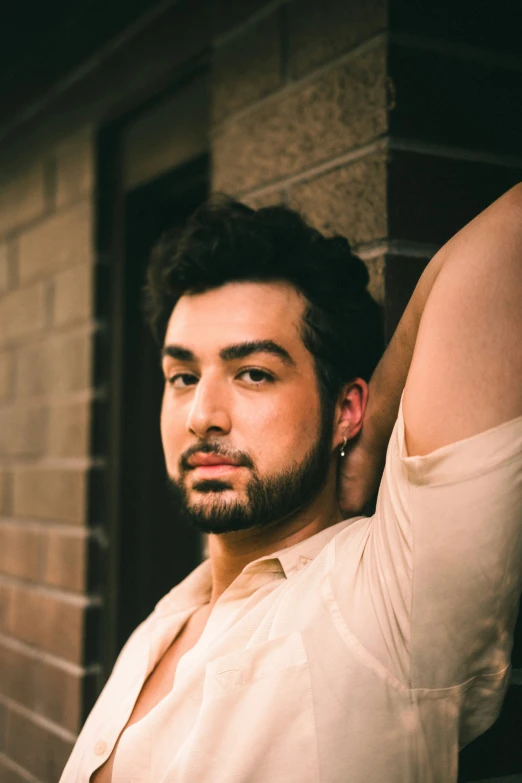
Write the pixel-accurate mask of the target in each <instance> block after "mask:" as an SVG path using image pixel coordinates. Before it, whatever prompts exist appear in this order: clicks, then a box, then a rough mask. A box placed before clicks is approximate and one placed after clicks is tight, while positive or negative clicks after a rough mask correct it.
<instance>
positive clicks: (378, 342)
mask: <svg viewBox="0 0 522 783" xmlns="http://www.w3.org/2000/svg"><path fill="white" fill-rule="evenodd" d="M241 280H244V281H250V282H263V281H285V282H288V283H291V284H292V285H293V286H294V287H295V288H296V289H297V290H298V291H299V292H300V293H301V294H303V295H304V296H305V297H306V299H307V300H308V303H309V306H308V308H307V310H306V312H305V315H304V318H303V328H302V339H303V343H304V345H305V346H306V348H307V349H308V350H309V352H310V353H311V354H312V356H313V358H314V362H315V368H316V373H317V377H318V382H319V384H318V385H319V391H320V393H321V398H322V400H323V402H328V403H329V406H328V407H330V406H331V405H334V404H335V401H336V399H337V396H338V394H339V392H340V390H341V388H342V386H343V385H344V384H345V383H348V382H349V381H351V380H353V379H354V378H356V377H361V378H363V379H364V380H366V381H369V380H370V376H371V375H372V373H373V370H374V369H375V367H376V365H377V362H378V361H379V359H380V356H381V354H382V351H383V348H384V340H383V325H382V316H381V310H380V308H379V306H378V305H377V303H376V302H375V300H374V299H373V298H372V297H371V295H370V294H369V292H368V290H367V285H368V281H369V275H368V271H367V269H366V266H365V265H364V263H363V261H361V259H360V258H358V257H357V256H356V255H354V254H353V252H352V250H351V248H350V244H349V242H348V241H347V240H346V239H344V238H343V237H340V236H336V237H333V238H331V239H327V238H326V237H324V236H323V235H322V234H321V233H320V232H319V231H316V230H315V229H314V228H312V227H311V226H309V225H307V223H306V222H305V221H304V220H303V218H302V217H301V216H300V215H299V214H298V213H297V212H295V211H293V210H291V209H289V208H288V207H284V206H276V207H265V208H262V209H258V210H254V209H250V208H249V207H247V206H246V205H244V204H241V203H239V202H238V201H235V200H234V199H232V198H230V197H228V196H224V195H222V194H217V195H214V196H213V197H212V198H211V199H210V200H209V201H208V202H206V203H205V204H203V205H202V206H201V207H199V209H197V210H196V212H195V213H194V214H193V215H192V217H191V218H190V219H189V220H188V222H187V224H186V226H185V227H184V229H183V230H181V231H179V230H177V231H167V232H166V233H165V234H164V235H163V237H162V238H161V239H160V241H159V242H158V244H157V245H156V246H155V247H154V249H153V251H152V256H151V263H150V265H149V269H148V274H147V285H146V287H145V308H146V313H147V316H148V320H149V323H150V326H151V327H152V330H153V333H154V335H155V337H156V339H157V340H158V342H159V343H160V344H162V343H163V341H164V339H165V334H166V330H167V325H168V322H169V319H170V316H171V314H172V310H173V309H174V307H175V305H176V303H177V302H178V300H179V299H180V297H181V296H183V294H186V293H200V292H203V291H207V290H209V289H212V288H218V287H219V286H221V285H224V284H225V283H229V282H237V281H241Z"/></svg>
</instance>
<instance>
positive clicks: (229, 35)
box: [212, 0, 290, 49]
mask: <svg viewBox="0 0 522 783" xmlns="http://www.w3.org/2000/svg"><path fill="white" fill-rule="evenodd" d="M289 2H290V0H272V2H271V3H267V5H265V6H263V8H260V9H259V10H258V11H254V12H253V13H252V14H251V15H250V16H249V17H247V19H244V20H243V21H242V22H239V23H238V24H236V25H235V26H234V27H232V28H231V29H230V30H227V32H226V33H223V34H222V35H217V36H216V37H215V38H214V39H213V40H212V48H213V49H221V47H222V46H224V45H226V44H227V43H229V41H233V40H234V38H239V37H240V36H241V35H242V34H243V33H245V32H247V31H248V30H249V29H250V28H251V27H255V26H256V24H258V23H259V22H261V21H263V19H265V18H266V17H267V16H270V14H273V13H274V12H275V11H277V10H278V8H282V7H283V6H284V5H287V4H288V3H289Z"/></svg>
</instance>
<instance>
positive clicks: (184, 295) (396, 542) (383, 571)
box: [62, 186, 522, 783]
mask: <svg viewBox="0 0 522 783" xmlns="http://www.w3.org/2000/svg"><path fill="white" fill-rule="evenodd" d="M521 251H522V188H521V186H517V187H515V188H513V189H512V190H511V191H509V192H508V193H507V194H506V195H504V196H503V197H502V198H500V199H499V200H498V201H497V202H495V203H494V204H493V205H492V206H491V207H489V208H488V209H487V210H486V211H485V212H483V213H482V214H481V215H479V216H478V217H477V218H476V219H475V220H474V221H472V222H471V223H470V224H469V225H468V226H466V227H465V228H464V229H463V230H462V231H460V232H459V233H458V234H457V235H456V236H455V237H454V238H453V239H452V240H451V241H450V242H448V243H447V245H445V246H444V247H443V248H442V250H441V251H440V252H439V253H437V255H436V256H435V257H434V258H433V260H432V261H431V262H430V264H429V265H428V266H427V268H426V270H425V272H424V273H423V275H422V277H421V279H420V281H419V283H418V285H417V287H416V289H415V292H414V294H413V296H412V298H411V300H410V302H409V304H408V306H407V308H406V310H405V312H404V315H403V317H402V319H401V322H400V324H399V326H398V327H397V330H396V332H395V334H394V336H393V339H392V340H391V342H390V344H389V345H388V347H387V349H386V351H385V353H384V355H383V357H382V359H381V360H380V361H379V364H378V366H377V368H376V369H375V372H373V374H371V372H372V369H373V366H374V364H375V360H374V355H372V351H373V352H374V354H375V350H376V346H377V345H378V319H377V318H376V311H375V303H373V302H372V300H371V299H370V297H369V295H368V293H367V291H366V290H365V289H366V285H367V282H368V275H367V273H366V271H365V269H364V265H363V264H362V262H360V261H359V260H358V259H357V258H355V257H354V256H353V255H352V254H351V252H350V249H349V245H348V243H347V242H346V241H345V240H342V239H340V238H336V239H325V238H324V237H322V236H321V235H320V234H318V232H315V231H313V230H312V229H310V228H308V227H307V226H306V225H305V224H304V223H303V222H302V221H301V219H300V218H299V217H298V216H297V215H296V214H295V213H292V212H291V211H289V210H286V209H284V208H269V209H262V210H259V211H257V212H256V211H253V210H250V209H248V208H247V207H244V206H242V205H240V204H238V203H236V202H233V201H231V200H230V201H227V200H223V199H221V200H219V199H218V200H215V201H213V202H211V203H210V204H209V205H206V206H205V207H203V208H202V209H201V210H200V211H199V212H198V213H197V214H196V215H195V216H194V217H193V218H192V219H191V221H190V222H189V224H188V226H187V228H186V230H185V232H184V233H183V235H182V236H181V238H180V239H179V240H178V241H177V242H176V243H175V244H174V243H169V241H168V240H166V241H165V242H164V243H163V244H162V245H161V246H160V247H159V249H158V250H157V252H156V258H155V264H154V267H153V272H152V274H151V279H150V284H149V300H150V308H151V314H152V322H153V326H154V328H155V330H156V333H157V335H158V336H159V338H160V340H161V343H162V355H163V371H164V375H165V394H164V399H163V407H162V414H161V431H162V438H163V445H164V451H165V460H166V467H167V472H168V475H169V480H170V483H171V485H172V490H173V493H174V495H175V497H176V499H177V501H178V506H179V507H180V508H181V509H182V511H183V514H184V516H185V517H187V518H188V519H189V521H191V522H192V523H193V524H195V525H197V526H198V527H199V529H201V530H203V531H206V532H207V533H209V552H210V557H209V559H208V560H206V561H205V562H204V563H203V564H202V565H200V566H199V567H198V568H197V569H196V570H195V571H194V572H193V573H192V574H191V575H190V576H189V577H188V578H187V579H186V580H185V581H184V582H183V583H182V584H180V585H178V586H176V587H175V588H174V589H173V590H172V591H171V592H170V593H169V594H168V595H167V596H165V597H164V598H163V599H162V600H161V601H160V602H159V604H158V605H157V607H156V609H155V610H154V612H153V613H152V614H151V616H150V617H149V618H148V619H147V620H146V621H145V622H144V623H142V624H141V625H140V626H139V627H138V628H137V629H136V631H135V632H134V633H133V634H132V636H131V638H130V639H129V641H128V642H127V644H126V645H125V647H124V649H123V651H122V652H121V654H120V657H119V659H118V661H117V663H116V666H115V668H114V671H113V673H112V675H111V677H110V679H109V681H108V683H107V685H106V687H105V689H104V691H103V693H102V695H101V696H100V698H99V700H98V702H97V704H96V706H95V707H94V709H93V711H92V713H91V715H90V716H89V718H88V720H87V722H86V724H85V726H84V728H83V731H82V733H81V735H80V737H79V739H78V742H77V744H76V746H75V748H74V750H73V753H72V755H71V758H70V760H69V762H68V764H67V766H66V768H65V771H64V773H63V776H62V781H63V783H72V781H79V782H80V781H81V783H87V781H89V780H90V781H94V782H95V783H105V781H112V782H113V783H117V782H118V783H123V781H125V783H128V782H129V781H136V782H138V781H139V782H140V783H145V782H147V783H149V782H150V783H167V782H169V783H174V782H176V783H207V782H208V783H272V782H274V783H276V782H277V783H290V782H291V783H295V782H297V781H299V783H308V782H309V783H318V782H319V781H322V782H323V783H370V782H371V783H408V782H411V783H418V782H422V783H430V782H433V783H450V781H455V780H456V777H457V754H458V748H459V746H462V745H464V744H466V743H468V742H469V741H470V740H472V739H473V738H474V737H476V736H477V735H478V734H480V733H481V732H482V731H484V730H485V729H486V728H488V727H489V726H490V725H491V723H492V722H493V721H494V719H495V717H496V715H497V714H498V711H499V709H500V706H501V702H502V698H503V695H504V692H505V688H506V684H507V681H508V674H509V656H510V651H511V645H512V632H513V627H514V622H515V617H516V612H517V602H518V598H519V595H520V589H521V573H522V568H521V565H522V492H521V488H522V395H521V392H520V389H521V381H522V352H521V351H520V344H521V342H522V310H521V308H520V304H519V303H520V299H521V294H522V274H521V271H522V269H521V265H522V252H521ZM136 371H137V372H139V368H136ZM370 374H371V379H370ZM368 380H369V383H368ZM384 462H385V468H384V473H382V469H383V465H384ZM381 476H382V480H381V481H380V487H379V493H378V496H377V505H376V510H375V514H373V515H372V516H360V515H358V516H354V514H356V513H357V512H360V511H361V509H362V508H363V507H364V505H365V503H367V501H368V500H369V499H371V498H372V496H373V495H374V493H375V490H376V488H377V485H378V484H379V480H380V479H381ZM341 508H342V509H343V512H344V513H342V512H341ZM151 567H153V564H151Z"/></svg>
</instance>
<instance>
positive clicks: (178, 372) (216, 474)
mask: <svg viewBox="0 0 522 783" xmlns="http://www.w3.org/2000/svg"><path fill="white" fill-rule="evenodd" d="M305 306H306V302H305V300H304V299H303V297H301V296H300V295H299V294H298V292H297V291H296V290H295V289H294V288H293V287H292V286H291V285H289V284H287V283H282V282H281V283H279V282H274V283H244V282H241V283H229V284H227V285H224V286H222V287H221V288H217V289H213V290H210V291H207V292H205V293H202V294H194V295H186V296H183V297H182V298H181V299H180V300H179V302H178V304H177V305H176V307H175V308H174V310H173V312H172V315H171V318H170V321H169V324H168V328H167V333H166V336H165V345H164V356H163V372H164V375H165V392H164V397H163V406H162V413H161V434H162V440H163V448H164V452H165V460H166V466H167V472H168V475H169V479H170V485H171V489H172V492H173V494H174V496H175V497H176V499H177V501H178V503H179V504H180V508H181V510H182V512H183V513H184V515H185V516H186V517H187V518H188V519H189V521H191V522H192V523H193V524H195V525H196V526H197V527H199V529H201V530H203V531H205V532H212V533H224V532H229V531H231V530H244V529H248V528H252V527H259V526H263V525H266V524H268V523H270V522H274V521H276V520H280V519H283V518H286V517H288V516H289V515H291V514H292V513H294V512H295V511H297V510H298V509H300V508H303V507H306V506H307V505H308V504H309V503H310V502H311V501H312V500H313V499H314V498H315V497H316V496H317V494H318V493H319V491H320V490H321V488H322V487H323V486H324V483H325V481H326V477H327V473H328V469H329V466H330V461H331V453H332V422H330V421H329V422H325V421H323V420H322V418H323V417H322V416H321V410H322V409H321V403H320V398H319V392H318V388H317V380H316V375H315V369H314V362H313V358H312V356H311V355H310V353H309V352H308V351H307V349H306V348H305V346H304V344H303V342H302V339H301V335H300V330H301V325H302V315H303V313H304V310H305Z"/></svg>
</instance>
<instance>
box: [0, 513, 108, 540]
mask: <svg viewBox="0 0 522 783" xmlns="http://www.w3.org/2000/svg"><path fill="white" fill-rule="evenodd" d="M0 528H16V529H17V530H20V529H22V530H25V531H28V532H32V533H61V534H62V535H63V537H64V538H67V537H69V538H83V539H85V540H88V539H96V538H97V532H96V529H95V528H90V527H84V526H82V525H77V526H76V527H73V526H72V525H67V524H66V523H64V524H60V522H44V521H42V520H38V519H29V518H27V517H25V518H24V517H6V516H0Z"/></svg>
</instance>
